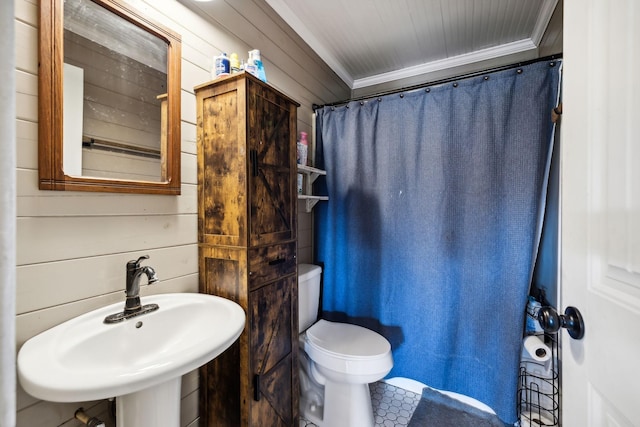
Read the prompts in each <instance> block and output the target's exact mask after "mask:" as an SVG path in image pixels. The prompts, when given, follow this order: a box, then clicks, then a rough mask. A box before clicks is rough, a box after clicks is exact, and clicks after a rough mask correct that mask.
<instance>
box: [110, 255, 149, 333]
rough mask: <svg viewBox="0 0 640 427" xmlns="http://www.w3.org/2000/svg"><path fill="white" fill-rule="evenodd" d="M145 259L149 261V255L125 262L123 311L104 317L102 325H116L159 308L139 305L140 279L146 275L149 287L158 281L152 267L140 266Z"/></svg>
mask: <svg viewBox="0 0 640 427" xmlns="http://www.w3.org/2000/svg"><path fill="white" fill-rule="evenodd" d="M145 259H149V255H143V256H141V257H140V258H138V259H137V260H131V261H129V262H127V286H126V289H125V294H126V296H127V299H126V301H125V303H124V311H121V312H120V313H115V314H110V315H109V316H107V317H105V319H104V323H117V322H120V321H122V320H125V319H129V318H131V317H135V316H139V315H141V314H145V313H149V312H151V311H155V310H157V309H158V308H159V307H158V304H147V305H141V304H140V277H142V275H143V274H146V275H147V280H148V283H149V284H150V285H151V284H152V283H155V282H157V281H158V276H157V275H156V271H155V270H154V269H153V267H149V266H148V265H145V266H141V265H140V263H141V262H142V261H143V260H145Z"/></svg>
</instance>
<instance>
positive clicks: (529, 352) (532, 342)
mask: <svg viewBox="0 0 640 427" xmlns="http://www.w3.org/2000/svg"><path fill="white" fill-rule="evenodd" d="M523 356H525V357H528V358H530V359H533V360H535V361H536V362H540V363H546V362H547V361H549V360H550V359H551V349H550V348H549V346H547V345H546V344H545V343H544V341H542V339H540V337H538V336H535V335H531V336H528V337H526V338H525V339H524V355H523Z"/></svg>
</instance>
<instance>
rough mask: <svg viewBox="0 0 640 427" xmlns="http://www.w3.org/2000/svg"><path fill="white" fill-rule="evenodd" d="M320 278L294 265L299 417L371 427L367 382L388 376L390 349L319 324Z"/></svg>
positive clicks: (375, 339)
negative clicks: (298, 362)
mask: <svg viewBox="0 0 640 427" xmlns="http://www.w3.org/2000/svg"><path fill="white" fill-rule="evenodd" d="M321 274H322V269H321V268H320V267H319V266H317V265H312V264H299V265H298V313H299V333H300V335H299V342H300V411H301V415H302V417H303V418H305V419H307V420H309V421H311V422H313V423H314V424H316V425H318V426H320V427H373V426H374V418H373V409H372V407H371V395H370V393H369V383H373V382H375V381H378V380H381V379H382V378H384V377H385V376H386V375H387V374H388V373H389V372H390V371H391V368H392V367H393V358H392V356H391V344H389V341H387V340H386V339H385V338H384V337H383V336H382V335H380V334H378V333H376V332H374V331H372V330H370V329H367V328H363V327H361V326H357V325H351V324H347V323H338V322H330V321H328V320H324V319H320V320H318V306H319V303H320V277H321Z"/></svg>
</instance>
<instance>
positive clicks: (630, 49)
mask: <svg viewBox="0 0 640 427" xmlns="http://www.w3.org/2000/svg"><path fill="white" fill-rule="evenodd" d="M564 4H565V9H564V66H563V67H564V68H563V69H564V73H563V74H564V75H563V100H564V114H563V117H562V125H561V132H562V133H561V145H562V172H561V173H562V190H561V191H562V196H561V200H562V202H561V205H562V207H561V218H562V242H561V266H562V267H561V286H562V293H561V303H562V308H561V309H560V310H559V311H564V308H565V307H567V306H576V307H577V308H578V309H580V311H581V312H582V315H583V317H584V322H585V330H586V332H585V336H584V339H582V340H580V341H576V340H572V339H571V338H569V336H568V334H567V333H566V331H564V332H562V353H561V354H562V386H563V388H562V402H563V406H562V421H563V424H562V425H563V426H564V427H588V426H593V427H601V426H602V427H613V426H619V427H624V426H640V80H638V79H639V78H640V1H639V0H565V2H564Z"/></svg>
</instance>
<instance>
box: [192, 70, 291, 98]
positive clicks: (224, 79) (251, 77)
mask: <svg viewBox="0 0 640 427" xmlns="http://www.w3.org/2000/svg"><path fill="white" fill-rule="evenodd" d="M234 80H245V81H252V82H253V83H256V84H258V85H260V86H264V87H266V88H268V89H269V90H272V91H274V92H276V93H278V94H279V95H280V96H282V97H284V98H286V99H287V100H289V101H290V102H291V103H292V104H294V105H295V106H296V107H300V103H299V102H297V101H295V100H294V99H291V97H289V96H288V95H285V94H284V93H282V92H281V91H279V90H278V89H276V88H274V87H273V86H271V85H270V84H268V83H265V82H263V81H262V80H260V79H258V78H257V77H255V76H254V75H252V74H249V73H247V72H246V71H241V72H240V73H237V74H231V75H229V76H225V77H219V78H217V79H215V80H211V81H208V82H205V83H202V84H199V85H197V86H195V87H194V88H193V90H194V91H195V93H198V92H199V91H201V90H205V89H207V88H209V87H213V86H217V85H220V84H223V83H230V82H233V81H234Z"/></svg>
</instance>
